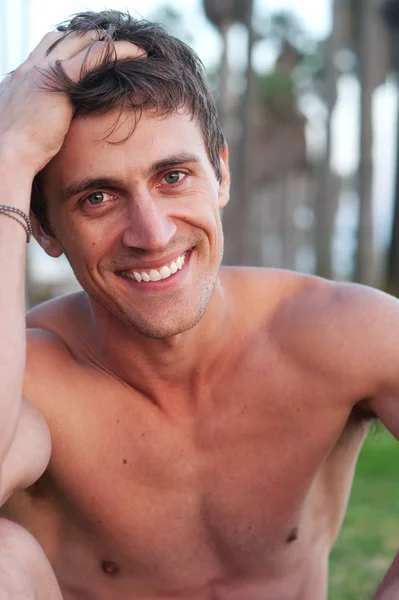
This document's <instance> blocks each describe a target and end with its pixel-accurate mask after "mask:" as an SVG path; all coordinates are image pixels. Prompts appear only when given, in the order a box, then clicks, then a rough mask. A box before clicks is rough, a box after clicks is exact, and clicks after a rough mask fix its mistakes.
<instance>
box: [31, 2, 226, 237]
mask: <svg viewBox="0 0 399 600" xmlns="http://www.w3.org/2000/svg"><path fill="white" fill-rule="evenodd" d="M57 29H58V31H64V32H65V35H69V34H70V33H72V32H79V33H82V34H83V33H85V32H86V31H90V30H96V31H97V32H98V36H99V39H104V40H105V41H106V42H108V43H107V44H106V48H105V51H104V55H103V57H102V60H101V62H100V64H99V66H98V67H96V68H95V69H94V70H92V71H90V72H85V66H84V65H83V67H82V73H81V78H80V80H79V81H78V82H74V81H72V80H71V79H70V78H69V77H68V75H67V74H66V72H65V70H64V69H63V66H62V62H61V61H56V63H55V65H54V66H53V67H52V68H51V70H50V71H49V72H48V77H47V85H48V86H49V88H50V89H51V90H54V91H62V92H65V93H66V94H68V96H69V97H70V99H71V101H72V103H73V105H74V106H75V115H76V116H79V115H83V114H87V113H90V112H97V113H99V114H104V113H106V112H108V111H111V110H113V109H115V108H120V109H121V110H122V109H124V108H131V109H132V110H133V111H135V115H136V116H137V118H136V119H135V122H136V123H137V120H138V119H139V118H140V115H141V114H142V112H143V111H144V110H147V109H151V110H155V112H156V113H157V114H159V115H168V114H171V113H173V112H175V111H177V110H178V109H180V108H183V107H184V106H187V108H188V110H189V111H190V113H191V116H192V117H193V118H195V119H196V120H197V121H198V123H199V126H200V127H201V130H202V134H203V137H204V142H205V146H206V149H207V152H208V156H209V159H210V161H211V163H212V166H213V168H214V171H215V174H216V177H217V179H218V181H219V182H220V181H221V171H220V158H219V152H220V149H221V148H222V147H223V146H224V145H225V138H224V135H223V132H222V129H221V126H220V122H219V119H218V116H217V112H216V107H215V103H214V101H213V98H212V96H211V93H210V90H209V87H208V85H207V83H206V79H205V72H204V67H203V65H202V63H201V61H200V59H199V58H198V56H197V55H196V53H195V52H194V51H193V50H192V49H191V48H190V47H189V46H187V45H186V44H185V43H184V42H182V41H180V40H178V39H177V38H175V37H173V36H172V35H170V34H169V33H168V32H167V31H166V30H165V29H164V27H162V26H161V25H159V24H157V23H152V22H150V21H145V20H137V19H134V18H133V17H132V16H131V15H130V14H128V13H122V12H119V11H116V10H106V11H101V12H98V13H95V12H82V13H79V14H77V15H75V16H74V17H73V18H72V19H71V20H70V21H69V22H65V23H62V24H61V25H59V26H58V27H57ZM117 40H125V41H129V42H133V43H134V44H136V45H137V46H139V47H140V48H143V50H145V52H146V56H144V57H143V58H135V59H122V60H118V61H117V60H116V59H115V53H114V50H113V44H112V42H113V41H117ZM61 41H62V38H61V40H57V42H55V44H53V45H52V46H51V47H50V48H49V50H48V52H51V50H52V49H53V48H54V47H55V46H56V45H57V44H58V43H60V42H61ZM31 209H32V212H33V213H34V214H35V215H36V216H37V217H38V219H39V221H40V224H41V226H42V227H43V229H44V230H45V231H46V232H47V233H51V226H50V224H49V222H48V220H47V218H46V205H45V200H44V198H43V195H42V194H41V192H40V187H39V185H38V181H37V177H36V178H35V180H34V182H33V186H32V196H31Z"/></svg>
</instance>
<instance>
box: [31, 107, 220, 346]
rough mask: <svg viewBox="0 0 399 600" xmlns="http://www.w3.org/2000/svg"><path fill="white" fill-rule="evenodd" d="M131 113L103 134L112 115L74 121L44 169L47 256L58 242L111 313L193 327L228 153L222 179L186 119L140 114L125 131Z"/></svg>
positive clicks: (164, 333) (164, 327) (158, 330)
mask: <svg viewBox="0 0 399 600" xmlns="http://www.w3.org/2000/svg"><path fill="white" fill-rule="evenodd" d="M132 117H133V115H132V114H131V113H129V112H126V113H123V114H122V116H121V118H120V119H119V121H118V126H117V128H116V129H115V130H114V131H113V132H112V134H111V135H110V136H109V137H108V138H107V139H105V137H106V136H107V135H108V134H109V132H110V131H112V129H113V128H114V126H115V121H116V118H117V115H116V114H115V113H111V114H107V115H103V116H98V115H96V116H93V115H90V116H88V117H79V118H77V119H75V120H74V121H73V122H72V125H71V128H70V130H69V132H68V135H67V137H66V138H65V142H64V144H63V147H62V149H61V150H60V152H59V153H58V154H57V156H56V157H55V158H54V159H53V160H52V161H51V162H50V163H49V165H48V166H47V167H46V169H45V171H44V173H43V175H42V190H43V193H44V195H45V198H46V200H47V206H48V216H49V221H50V223H51V225H52V228H53V231H54V234H55V238H56V240H57V241H56V242H55V241H52V240H51V238H46V236H44V235H42V236H40V239H39V241H40V243H42V245H43V246H44V248H45V250H46V251H47V252H48V253H49V254H52V255H57V254H58V253H59V248H62V250H63V251H64V252H65V254H66V255H67V257H68V259H69V261H70V263H71V265H72V268H73V270H74V272H75V274H76V277H77V279H78V280H79V282H80V284H81V285H82V287H83V288H84V289H85V290H86V291H87V293H88V294H89V296H90V297H91V298H92V299H94V301H95V302H96V303H97V304H98V305H100V306H101V307H102V308H103V309H105V310H106V311H107V312H108V313H110V314H111V315H113V316H115V317H117V318H118V319H122V320H123V321H124V322H125V323H127V324H129V325H132V326H133V327H134V328H135V329H136V330H138V331H139V332H140V333H142V334H144V335H146V336H149V337H154V338H165V337H170V336H172V335H176V334H177V333H180V332H182V331H185V330H187V329H189V328H191V327H193V326H194V325H195V324H196V323H197V322H198V321H199V319H200V318H201V316H202V315H203V314H204V312H205V309H206V307H207V304H208V302H209V299H210V297H211V294H212V291H213V289H214V286H215V283H216V280H217V275H218V271H219V267H220V263H221V259H222V252H223V236H222V230H221V223H220V217H219V208H221V207H223V206H225V204H226V202H227V200H228V192H229V190H228V187H229V181H228V168H227V157H226V155H225V154H223V153H222V155H221V168H222V173H223V182H222V184H221V185H219V183H218V181H217V180H216V177H215V173H214V170H213V167H212V165H211V163H210V161H209V158H208V155H207V152H206V149H205V145H204V141H203V138H202V133H201V130H200V127H199V126H198V124H197V123H196V122H195V121H194V120H191V118H190V116H189V115H187V114H186V113H183V112H179V113H175V114H173V115H170V116H167V117H164V118H159V117H156V116H154V114H151V113H144V114H143V116H142V118H141V119H140V121H139V123H138V125H137V128H136V130H135V131H134V133H133V135H131V136H129V137H127V136H128V135H129V133H130V131H131V127H132ZM125 138H127V139H125ZM121 140H125V141H123V142H122V143H120V142H121ZM115 142H119V143H115ZM58 244H59V246H58Z"/></svg>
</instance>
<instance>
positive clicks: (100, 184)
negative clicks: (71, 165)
mask: <svg viewBox="0 0 399 600" xmlns="http://www.w3.org/2000/svg"><path fill="white" fill-rule="evenodd" d="M199 162H201V161H200V158H199V157H198V156H196V155H195V154H190V153H187V152H181V153H179V154H173V155H171V156H168V157H167V158H164V159H162V160H158V161H156V162H155V163H153V164H152V165H151V166H150V167H149V169H148V173H149V175H153V174H154V173H157V172H159V171H162V170H165V169H169V168H170V167H176V166H178V165H182V164H184V163H199ZM124 185H125V184H124V182H123V181H122V180H121V179H118V178H116V177H96V178H92V177H86V178H84V179H79V180H76V181H72V182H71V183H69V184H68V185H67V186H65V188H64V189H63V190H62V191H61V199H62V200H63V201H66V200H69V198H72V196H76V194H82V193H83V192H86V191H88V190H92V189H96V188H104V187H107V188H117V189H123V188H124Z"/></svg>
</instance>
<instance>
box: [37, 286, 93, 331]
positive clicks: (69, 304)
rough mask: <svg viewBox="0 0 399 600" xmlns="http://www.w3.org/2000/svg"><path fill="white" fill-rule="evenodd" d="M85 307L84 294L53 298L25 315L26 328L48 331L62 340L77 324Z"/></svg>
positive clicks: (78, 293) (76, 293)
mask: <svg viewBox="0 0 399 600" xmlns="http://www.w3.org/2000/svg"><path fill="white" fill-rule="evenodd" d="M86 306H87V303H86V295H85V293H84V292H75V293H73V294H66V295H65V296H59V297H57V298H53V299H52V300H48V301H47V302H43V303H42V304H38V305H37V306H35V307H34V308H32V309H31V310H30V311H29V312H28V313H27V315H26V325H27V328H28V329H42V330H46V331H50V332H52V333H54V334H56V335H58V336H59V337H61V338H62V337H64V335H63V334H64V332H66V331H67V330H68V329H70V327H71V326H72V325H73V324H74V323H75V322H76V323H77V321H78V319H79V317H80V315H81V312H82V310H83V309H84V307H86Z"/></svg>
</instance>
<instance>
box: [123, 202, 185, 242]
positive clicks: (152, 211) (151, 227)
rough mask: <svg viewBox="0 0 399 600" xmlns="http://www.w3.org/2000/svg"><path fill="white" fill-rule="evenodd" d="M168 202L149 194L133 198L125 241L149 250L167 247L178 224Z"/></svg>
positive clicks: (124, 235)
mask: <svg viewBox="0 0 399 600" xmlns="http://www.w3.org/2000/svg"><path fill="white" fill-rule="evenodd" d="M166 203H167V200H166V199H159V198H156V199H154V198H152V197H151V196H150V195H149V194H148V195H145V194H143V195H142V196H141V197H140V198H136V199H134V200H132V203H131V205H130V207H129V216H128V223H127V226H126V228H125V231H124V233H123V243H124V244H125V245H126V246H129V247H134V248H140V249H142V250H147V251H149V252H157V251H160V250H163V249H164V248H166V246H167V245H168V243H169V242H170V240H171V239H172V238H173V236H174V235H175V233H176V225H175V223H174V221H173V219H172V218H171V217H170V216H169V215H168V212H167V205H166Z"/></svg>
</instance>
